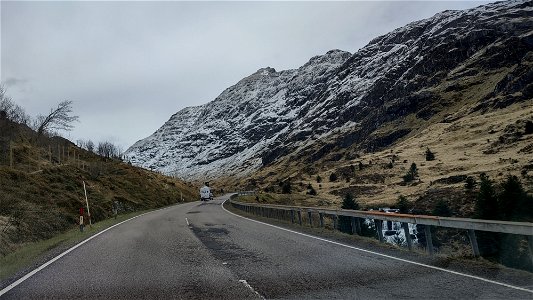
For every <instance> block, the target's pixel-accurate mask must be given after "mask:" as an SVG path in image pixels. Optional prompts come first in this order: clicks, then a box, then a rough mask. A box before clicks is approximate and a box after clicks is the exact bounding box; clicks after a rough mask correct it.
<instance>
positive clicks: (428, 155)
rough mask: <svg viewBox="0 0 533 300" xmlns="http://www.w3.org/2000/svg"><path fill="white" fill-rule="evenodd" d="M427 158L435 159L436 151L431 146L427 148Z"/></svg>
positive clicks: (429, 159)
mask: <svg viewBox="0 0 533 300" xmlns="http://www.w3.org/2000/svg"><path fill="white" fill-rule="evenodd" d="M426 160H427V161H432V160H435V153H433V152H431V150H429V148H427V149H426Z"/></svg>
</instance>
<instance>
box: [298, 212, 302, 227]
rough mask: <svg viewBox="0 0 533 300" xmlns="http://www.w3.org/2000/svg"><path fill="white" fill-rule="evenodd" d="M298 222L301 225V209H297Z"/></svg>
mask: <svg viewBox="0 0 533 300" xmlns="http://www.w3.org/2000/svg"><path fill="white" fill-rule="evenodd" d="M298 224H300V226H302V211H301V210H298Z"/></svg>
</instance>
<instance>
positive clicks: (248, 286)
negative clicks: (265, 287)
mask: <svg viewBox="0 0 533 300" xmlns="http://www.w3.org/2000/svg"><path fill="white" fill-rule="evenodd" d="M239 282H240V283H242V284H243V285H244V286H245V287H247V288H248V289H249V290H250V291H252V292H254V293H255V294H256V295H257V296H259V298H261V299H265V297H263V296H261V294H259V293H258V292H257V291H256V290H254V288H253V287H252V286H251V285H250V284H249V283H248V282H247V281H246V280H244V279H241V280H239Z"/></svg>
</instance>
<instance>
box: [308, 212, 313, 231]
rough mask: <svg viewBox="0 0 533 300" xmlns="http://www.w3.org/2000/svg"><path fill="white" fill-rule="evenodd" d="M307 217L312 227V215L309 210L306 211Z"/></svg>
mask: <svg viewBox="0 0 533 300" xmlns="http://www.w3.org/2000/svg"><path fill="white" fill-rule="evenodd" d="M307 218H308V219H309V226H310V227H311V228H313V215H312V213H311V211H308V212H307Z"/></svg>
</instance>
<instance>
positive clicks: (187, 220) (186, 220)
mask: <svg viewBox="0 0 533 300" xmlns="http://www.w3.org/2000/svg"><path fill="white" fill-rule="evenodd" d="M185 222H187V226H190V224H189V219H187V218H185Z"/></svg>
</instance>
